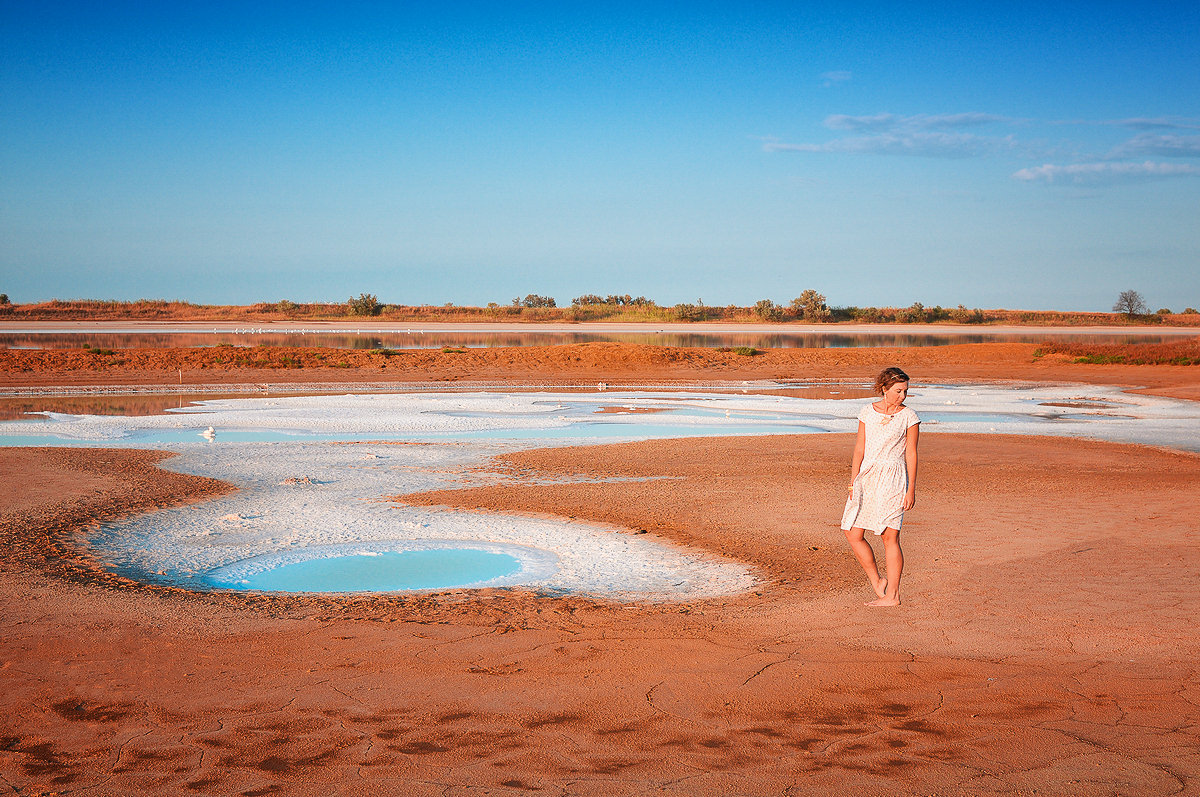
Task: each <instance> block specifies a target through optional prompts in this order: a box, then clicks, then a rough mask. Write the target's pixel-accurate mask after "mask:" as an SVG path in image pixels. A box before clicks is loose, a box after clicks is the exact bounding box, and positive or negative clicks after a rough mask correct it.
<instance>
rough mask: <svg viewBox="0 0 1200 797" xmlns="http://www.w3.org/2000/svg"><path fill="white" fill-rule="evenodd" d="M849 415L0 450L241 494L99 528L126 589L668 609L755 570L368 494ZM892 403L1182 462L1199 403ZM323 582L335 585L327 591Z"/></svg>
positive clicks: (27, 437)
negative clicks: (126, 467) (104, 459)
mask: <svg viewBox="0 0 1200 797" xmlns="http://www.w3.org/2000/svg"><path fill="white" fill-rule="evenodd" d="M751 387H752V386H751ZM748 389H749V388H748ZM863 404H864V400H850V401H846V400H838V399H803V398H792V397H784V396H772V395H758V394H753V393H749V392H747V393H739V392H733V393H725V394H714V393H687V392H636V393H633V392H630V393H612V392H609V393H595V394H579V393H563V394H554V393H518V394H512V395H504V394H500V393H488V392H479V393H469V394H461V393H444V394H416V395H414V394H371V395H346V396H303V397H293V398H250V399H222V400H216V401H209V402H203V403H201V404H199V405H197V406H193V407H185V408H181V409H179V410H178V411H174V412H170V413H168V414H165V415H160V416H140V417H119V416H89V415H67V414H55V413H48V414H45V415H42V416H37V417H38V419H37V420H34V421H10V422H0V444H7V445H47V444H50V445H90V446H96V445H104V446H117V447H143V448H144V447H154V448H162V449H167V450H170V451H174V452H177V453H178V454H179V456H178V457H176V458H174V459H172V460H170V461H168V462H167V463H166V465H165V466H166V467H168V468H171V469H174V470H178V471H181V472H187V473H195V474H199V475H205V476H211V477H215V478H219V479H223V480H226V481H229V482H232V483H233V484H235V485H237V486H238V487H239V488H240V489H239V491H238V492H237V493H234V494H232V495H229V496H225V497H222V498H219V499H216V500H213V501H208V502H205V503H203V504H200V505H194V506H186V507H176V508H174V509H167V510H162V511H158V512H155V513H152V514H148V515H143V516H140V517H135V518H131V519H129V520H126V521H123V522H120V523H114V524H109V525H107V526H105V527H104V528H103V529H101V531H100V533H99V534H98V535H97V536H96V538H95V539H94V545H95V546H96V548H97V549H98V552H99V553H100V554H101V555H102V556H103V557H104V558H105V559H106V560H107V561H110V562H112V565H113V567H114V569H116V570H117V571H119V572H122V573H126V574H129V575H132V576H134V577H137V578H140V579H144V580H150V581H154V582H159V583H166V584H175V585H183V586H189V587H192V588H229V589H260V590H269V589H283V588H286V589H289V590H290V589H296V590H300V591H334V592H343V591H353V590H355V589H359V588H360V587H361V588H366V589H372V590H375V589H389V590H390V589H436V588H443V587H451V586H464V585H472V586H501V587H503V586H522V587H527V588H534V589H541V590H551V591H567V592H577V593H588V594H598V595H606V596H617V597H636V598H641V599H645V598H654V599H685V598H695V597H705V596H714V595H721V594H729V593H733V592H738V591H742V590H745V589H747V588H749V587H750V586H752V585H753V583H754V576H753V573H751V572H750V571H749V570H748V569H747V568H746V567H744V566H743V565H741V564H740V563H737V562H731V561H728V560H723V559H718V558H715V557H713V556H711V555H709V554H707V553H704V552H698V551H689V550H685V549H681V548H679V547H678V546H673V545H669V544H666V543H664V542H662V541H659V540H657V539H655V538H654V537H653V536H652V535H630V534H614V533H613V530H612V529H608V528H605V527H602V526H598V525H595V524H585V523H576V522H572V521H566V520H557V519H545V518H526V517H517V516H510V515H500V514H495V513H475V512H459V511H454V512H451V511H445V510H437V509H427V508H417V507H404V506H398V505H396V504H393V503H391V502H388V501H386V500H384V499H383V497H384V496H388V495H396V494H403V493H406V492H415V491H421V490H429V489H439V488H444V487H448V486H462V485H464V484H469V483H474V482H481V481H482V482H487V481H488V480H489V479H494V478H496V477H495V475H494V474H488V473H486V472H480V471H479V468H480V467H481V466H482V467H486V463H487V461H488V459H489V458H490V457H491V456H493V455H495V454H497V453H503V452H505V451H513V450H520V449H523V448H530V447H534V446H540V445H546V444H547V443H552V444H555V445H568V444H588V443H596V442H611V441H616V440H626V439H628V440H636V439H646V438H653V437H679V436H686V435H730V434H780V433H820V432H851V431H853V430H854V428H855V427H856V421H855V416H856V414H857V412H858V410H859V409H860V408H861V407H862V406H863ZM909 405H910V406H912V407H913V408H914V409H915V410H916V411H917V412H918V413H919V414H920V415H921V416H922V418H923V421H924V424H923V427H922V428H923V430H924V431H926V432H934V433H936V432H938V431H942V430H945V431H955V432H983V433H988V432H1006V433H1014V434H1047V435H1065V436H1076V437H1090V438H1098V439H1104V440H1113V441H1118V442H1134V443H1145V444H1150V445H1160V446H1168V447H1172V448H1180V449H1185V450H1191V451H1200V431H1198V430H1200V423H1198V422H1200V405H1197V404H1195V403H1190V402H1183V401H1174V400H1171V399H1164V398H1158V397H1153V396H1142V395H1135V394H1125V393H1122V392H1120V391H1119V390H1117V389H1115V388H1107V387H1096V386H1087V387H1080V386H1058V387H1045V386H1039V387H997V386H930V387H922V388H920V389H917V390H914V391H913V393H912V394H911V395H910V398H909ZM1056 405H1057V406H1056ZM601 410H605V411H604V412H600V411H601ZM614 410H615V411H614ZM210 427H211V429H212V431H211V432H210V433H208V435H207V436H203V435H204V433H205V431H206V430H207V429H209V428H210ZM417 551H424V552H425V553H419V554H417V553H415V552H417ZM463 551H476V552H480V553H484V554H489V556H484V557H482V558H480V557H478V556H476V555H475V554H466V555H464V554H463V553H462V552H463ZM414 557H415V558H414ZM497 557H499V558H497ZM504 557H511V559H512V560H513V561H516V562H517V563H518V565H517V568H516V569H515V570H508V571H506V572H500V571H501V570H503V569H504V568H505V567H510V566H511V562H509V561H508V560H507V559H504ZM439 558H440V559H441V560H444V562H445V563H451V564H452V563H453V562H452V560H457V561H458V566H459V569H458V570H456V571H454V572H451V573H450V574H449V575H447V576H446V577H444V578H441V579H440V580H438V581H437V582H436V583H432V584H421V585H417V584H411V583H410V584H409V585H408V586H406V585H405V584H404V583H401V582H395V583H393V582H388V581H386V579H388V578H392V577H393V576H394V575H395V573H393V574H392V575H389V574H388V572H386V571H387V570H388V568H386V567H381V566H382V565H384V564H396V565H399V564H400V563H401V562H413V561H415V560H424V563H423V567H424V568H425V569H429V568H430V567H432V566H435V565H436V563H437V561H438V560H439ZM367 560H377V561H367ZM471 562H474V563H475V564H477V565H481V564H482V563H490V564H491V565H496V566H497V567H498V568H499V569H496V570H488V569H487V568H482V569H480V568H476V567H475V565H472V564H471ZM501 565H503V567H501ZM356 568H357V569H356ZM391 569H392V570H393V571H395V570H396V568H391ZM381 571H382V572H381ZM338 573H340V574H341V575H342V576H344V577H343V578H341V579H340V580H334V581H330V580H328V576H330V574H333V575H337V574H338Z"/></svg>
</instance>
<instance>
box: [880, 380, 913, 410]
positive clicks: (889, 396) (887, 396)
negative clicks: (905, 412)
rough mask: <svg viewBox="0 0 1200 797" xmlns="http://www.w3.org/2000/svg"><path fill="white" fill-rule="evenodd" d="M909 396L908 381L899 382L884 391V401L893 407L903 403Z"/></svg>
mask: <svg viewBox="0 0 1200 797" xmlns="http://www.w3.org/2000/svg"><path fill="white" fill-rule="evenodd" d="M906 398H908V382H897V383H896V384H894V385H892V386H891V387H889V388H888V389H887V390H885V391H883V403H884V404H889V405H891V406H893V407H895V406H897V405H899V404H903V403H904V400H905V399H906Z"/></svg>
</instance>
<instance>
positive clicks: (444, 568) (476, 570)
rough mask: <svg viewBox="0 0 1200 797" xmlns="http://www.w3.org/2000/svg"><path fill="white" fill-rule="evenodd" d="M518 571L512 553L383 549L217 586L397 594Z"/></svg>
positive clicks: (300, 564) (291, 566) (304, 563)
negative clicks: (380, 551)
mask: <svg viewBox="0 0 1200 797" xmlns="http://www.w3.org/2000/svg"><path fill="white" fill-rule="evenodd" d="M520 569H521V563H520V562H518V561H517V559H516V558H515V557H512V556H509V555H508V554H504V553H492V552H489V551H480V550H476V549H474V548H441V549H434V550H421V551H387V552H382V553H369V554H352V555H348V556H333V557H328V558H322V559H306V560H303V561H299V562H291V563H288V564H282V565H279V566H278V567H273V568H271V569H269V570H263V571H261V572H259V573H254V574H250V575H247V576H246V578H245V579H242V580H239V581H238V582H236V583H221V584H219V586H223V587H229V588H232V589H245V590H260V591H264V592H397V591H402V590H418V589H445V588H449V587H462V586H469V585H472V584H479V583H482V582H485V581H492V580H494V579H497V578H503V577H505V576H510V575H512V574H514V573H516V572H518V571H519V570H520Z"/></svg>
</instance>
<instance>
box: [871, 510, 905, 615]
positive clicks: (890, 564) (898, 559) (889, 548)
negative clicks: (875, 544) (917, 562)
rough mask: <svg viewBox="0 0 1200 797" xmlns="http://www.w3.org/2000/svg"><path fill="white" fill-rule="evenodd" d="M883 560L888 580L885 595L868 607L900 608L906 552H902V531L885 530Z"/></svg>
mask: <svg viewBox="0 0 1200 797" xmlns="http://www.w3.org/2000/svg"><path fill="white" fill-rule="evenodd" d="M883 558H884V561H885V562H886V563H887V580H886V581H885V582H884V583H885V584H886V589H885V590H884V593H883V594H882V595H880V596H879V600H877V601H871V602H870V603H868V604H867V605H868V606H899V605H900V574H901V573H902V572H903V571H904V552H903V551H901V550H900V529H893V528H886V529H884V530H883Z"/></svg>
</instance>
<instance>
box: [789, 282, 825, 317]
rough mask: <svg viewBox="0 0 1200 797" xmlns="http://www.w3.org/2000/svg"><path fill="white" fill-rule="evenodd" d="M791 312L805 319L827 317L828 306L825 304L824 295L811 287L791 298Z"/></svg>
mask: <svg viewBox="0 0 1200 797" xmlns="http://www.w3.org/2000/svg"><path fill="white" fill-rule="evenodd" d="M792 312H793V313H795V314H796V315H798V316H800V317H802V318H803V319H804V320H805V321H826V320H828V319H829V308H828V307H827V306H826V305H825V297H824V296H822V295H821V294H819V293H817V292H816V291H814V290H813V289H811V288H809V289H808V290H806V291H804V293H802V294H800V295H799V296H797V297H796V298H795V299H792Z"/></svg>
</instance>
